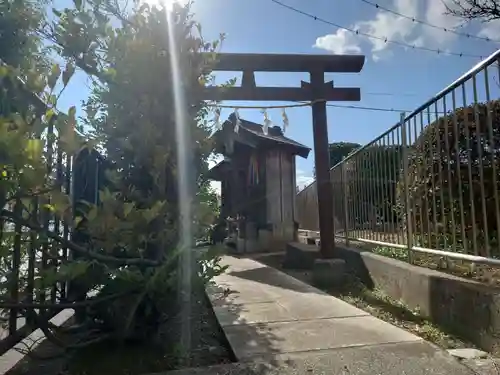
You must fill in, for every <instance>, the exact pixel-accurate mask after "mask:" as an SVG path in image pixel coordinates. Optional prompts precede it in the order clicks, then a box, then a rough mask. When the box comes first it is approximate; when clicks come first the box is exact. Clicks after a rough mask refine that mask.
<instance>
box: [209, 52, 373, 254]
mask: <svg viewBox="0 0 500 375" xmlns="http://www.w3.org/2000/svg"><path fill="white" fill-rule="evenodd" d="M364 62H365V57H364V56H362V55H292V54H246V53H220V54H218V55H217V57H216V62H215V65H214V66H213V67H212V69H213V70H214V71H227V72H231V71H232V72H243V77H242V83H241V86H240V87H216V86H208V87H206V89H205V93H204V99H207V100H214V101H223V100H226V101H292V102H299V101H309V102H312V103H313V104H312V118H313V135H314V164H315V169H316V181H317V189H318V212H319V227H320V239H321V255H322V256H323V257H328V256H329V255H330V250H331V249H333V248H334V246H335V241H334V226H333V195H332V194H333V192H332V186H331V182H330V173H329V172H330V155H329V148H328V128H327V124H328V123H327V115H326V102H328V101H359V100H361V92H360V89H359V88H354V87H342V88H337V87H334V85H333V81H329V82H325V73H359V72H360V71H361V69H362V68H363V65H364ZM255 72H302V73H304V72H305V73H309V74H310V82H304V81H301V86H300V87H258V86H257V85H256V84H255Z"/></svg>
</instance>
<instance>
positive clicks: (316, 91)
mask: <svg viewBox="0 0 500 375" xmlns="http://www.w3.org/2000/svg"><path fill="white" fill-rule="evenodd" d="M325 87H327V84H325V77H324V72H323V71H313V72H311V89H312V92H313V95H314V96H315V97H316V98H318V99H322V94H323V93H324V92H325V91H326V90H324V88H325ZM312 117H313V136H314V165H315V168H316V181H317V189H318V214H319V233H320V239H321V256H322V257H323V258H327V257H328V256H329V254H330V253H331V251H332V250H333V248H334V246H335V241H334V233H333V231H334V228H333V192H332V184H331V181H330V154H329V150H328V147H329V146H328V123H327V115H326V102H325V101H320V102H315V103H314V104H313V105H312Z"/></svg>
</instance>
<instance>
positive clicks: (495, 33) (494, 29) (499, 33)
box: [478, 20, 500, 40]
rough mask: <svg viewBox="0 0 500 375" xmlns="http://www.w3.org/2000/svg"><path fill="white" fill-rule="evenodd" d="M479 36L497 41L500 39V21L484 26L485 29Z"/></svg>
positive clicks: (482, 29)
mask: <svg viewBox="0 0 500 375" xmlns="http://www.w3.org/2000/svg"><path fill="white" fill-rule="evenodd" d="M478 35H479V36H482V37H484V38H490V39H495V40H498V39H500V21H499V20H495V21H490V22H488V23H485V24H483V27H482V28H481V30H480V31H479V33H478Z"/></svg>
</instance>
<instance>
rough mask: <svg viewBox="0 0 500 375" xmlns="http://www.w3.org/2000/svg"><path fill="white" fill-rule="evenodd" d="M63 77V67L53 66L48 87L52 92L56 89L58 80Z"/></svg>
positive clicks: (48, 79) (48, 78)
mask: <svg viewBox="0 0 500 375" xmlns="http://www.w3.org/2000/svg"><path fill="white" fill-rule="evenodd" d="M60 75H61V67H60V66H59V64H54V65H52V69H51V71H50V75H49V76H48V77H47V86H49V89H50V90H51V91H53V90H54V88H55V87H56V83H57V80H58V79H59V77H60Z"/></svg>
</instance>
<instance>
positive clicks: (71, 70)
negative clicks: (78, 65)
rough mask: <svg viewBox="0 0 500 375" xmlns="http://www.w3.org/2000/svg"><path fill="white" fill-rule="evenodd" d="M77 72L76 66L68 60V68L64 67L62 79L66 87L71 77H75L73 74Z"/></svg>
mask: <svg viewBox="0 0 500 375" xmlns="http://www.w3.org/2000/svg"><path fill="white" fill-rule="evenodd" d="M74 73H75V66H74V65H73V63H72V62H68V63H67V64H66V69H64V72H63V75H62V81H63V85H64V87H66V86H67V85H68V83H69V81H70V79H71V77H73V74H74Z"/></svg>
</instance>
